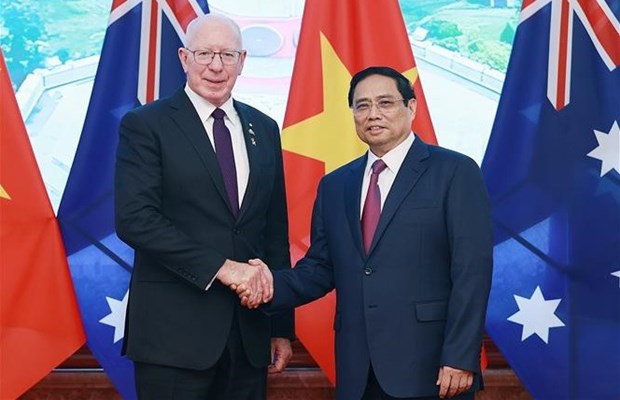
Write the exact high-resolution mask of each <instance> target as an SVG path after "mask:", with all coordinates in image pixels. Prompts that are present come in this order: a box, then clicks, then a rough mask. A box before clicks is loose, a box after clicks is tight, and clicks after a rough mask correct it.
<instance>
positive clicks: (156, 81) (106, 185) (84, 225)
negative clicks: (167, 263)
mask: <svg viewBox="0 0 620 400" xmlns="http://www.w3.org/2000/svg"><path fill="white" fill-rule="evenodd" d="M208 12H209V9H208V5H207V2H206V0H183V1H181V0H113V1H112V11H111V13H110V20H109V24H108V29H107V31H106V35H105V40H104V44H103V49H102V52H101V59H100V62H99V67H98V70H97V75H96V77H95V83H94V88H93V93H92V96H91V99H90V104H89V107H88V112H87V115H86V121H85V123H84V128H83V130H82V135H81V137H80V141H79V145H78V149H77V152H76V155H75V159H74V162H73V165H72V168H71V172H70V174H69V179H68V181H67V186H66V189H65V192H64V194H63V197H62V201H61V203H60V208H59V210H58V220H59V222H60V226H61V229H62V235H63V239H64V243H65V247H66V250H67V255H68V259H69V266H70V269H71V275H72V277H73V282H74V285H75V290H76V293H77V297H78V301H79V304H80V311H81V314H82V320H83V322H84V327H85V329H86V333H87V343H88V347H89V348H90V350H91V351H92V352H93V354H94V355H95V357H96V358H97V360H98V361H99V363H100V364H101V366H102V367H103V368H104V369H105V371H106V373H107V374H108V376H109V377H110V378H111V380H112V382H113V383H114V385H115V387H116V388H117V389H118V391H119V392H120V394H121V395H122V397H123V398H124V399H133V398H136V394H135V389H134V382H133V369H132V364H131V363H130V362H129V361H128V360H127V359H125V358H124V357H121V344H122V338H123V335H124V325H125V308H126V305H127V298H128V286H129V278H130V275H131V269H132V262H133V251H132V250H131V249H130V248H129V247H127V246H126V245H125V244H124V243H122V242H121V241H120V240H119V239H118V237H117V236H116V233H115V231H114V184H113V183H114V163H115V153H116V146H117V143H118V129H119V125H120V119H121V117H122V116H123V115H124V114H125V112H127V111H128V110H130V109H132V108H134V107H137V106H139V105H141V104H145V103H148V102H150V101H153V100H155V99H157V98H159V97H163V96H167V95H169V94H171V93H172V92H174V91H175V90H177V89H178V88H180V87H181V86H182V84H183V82H184V80H185V76H184V74H183V70H182V67H181V64H180V62H179V59H178V56H177V50H178V48H179V47H181V46H182V42H181V39H180V38H182V37H183V34H184V32H185V30H186V28H187V25H188V23H189V22H190V21H191V20H192V19H194V18H196V17H197V16H199V15H203V14H205V13H208Z"/></svg>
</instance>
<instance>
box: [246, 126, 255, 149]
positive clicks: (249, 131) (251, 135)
mask: <svg viewBox="0 0 620 400" xmlns="http://www.w3.org/2000/svg"><path fill="white" fill-rule="evenodd" d="M248 133H249V134H250V142H251V143H252V146H256V134H255V133H254V130H253V129H252V124H251V123H250V129H249V130H248Z"/></svg>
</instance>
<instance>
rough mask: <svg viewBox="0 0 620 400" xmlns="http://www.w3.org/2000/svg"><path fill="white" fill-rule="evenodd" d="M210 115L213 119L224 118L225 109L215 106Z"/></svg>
mask: <svg viewBox="0 0 620 400" xmlns="http://www.w3.org/2000/svg"><path fill="white" fill-rule="evenodd" d="M211 115H212V116H213V118H214V119H224V116H226V111H224V110H222V109H221V108H216V109H215V110H213V112H212V113H211Z"/></svg>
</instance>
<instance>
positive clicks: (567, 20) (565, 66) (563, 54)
mask: <svg viewBox="0 0 620 400" xmlns="http://www.w3.org/2000/svg"><path fill="white" fill-rule="evenodd" d="M549 3H551V24H550V33H549V63H548V69H547V97H548V98H549V101H551V103H553V105H554V107H555V108H556V110H560V109H562V108H563V107H564V106H566V105H567V104H568V103H569V102H570V88H571V62H572V57H573V40H572V37H573V21H574V18H575V17H577V18H578V19H579V21H580V22H581V24H582V25H583V28H584V29H585V30H586V32H587V33H588V36H589V37H590V40H592V45H593V46H594V48H595V49H596V51H597V52H598V54H599V56H600V57H601V59H602V60H603V62H604V63H605V65H606V66H607V68H609V70H610V71H611V70H614V69H615V68H617V67H618V65H620V23H619V22H618V18H617V17H616V16H615V15H614V13H613V11H612V10H611V8H610V6H609V5H608V4H607V3H606V2H605V1H604V0H524V1H523V11H522V12H521V18H520V23H523V22H525V21H527V20H528V19H529V18H531V17H532V16H534V15H536V13H537V12H539V11H540V10H541V9H542V8H544V7H545V6H547V5H548V4H549Z"/></svg>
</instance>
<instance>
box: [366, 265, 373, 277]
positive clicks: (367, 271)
mask: <svg viewBox="0 0 620 400" xmlns="http://www.w3.org/2000/svg"><path fill="white" fill-rule="evenodd" d="M373 272H374V271H373V269H372V268H370V267H366V268H364V275H366V276H370V275H372V273H373Z"/></svg>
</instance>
